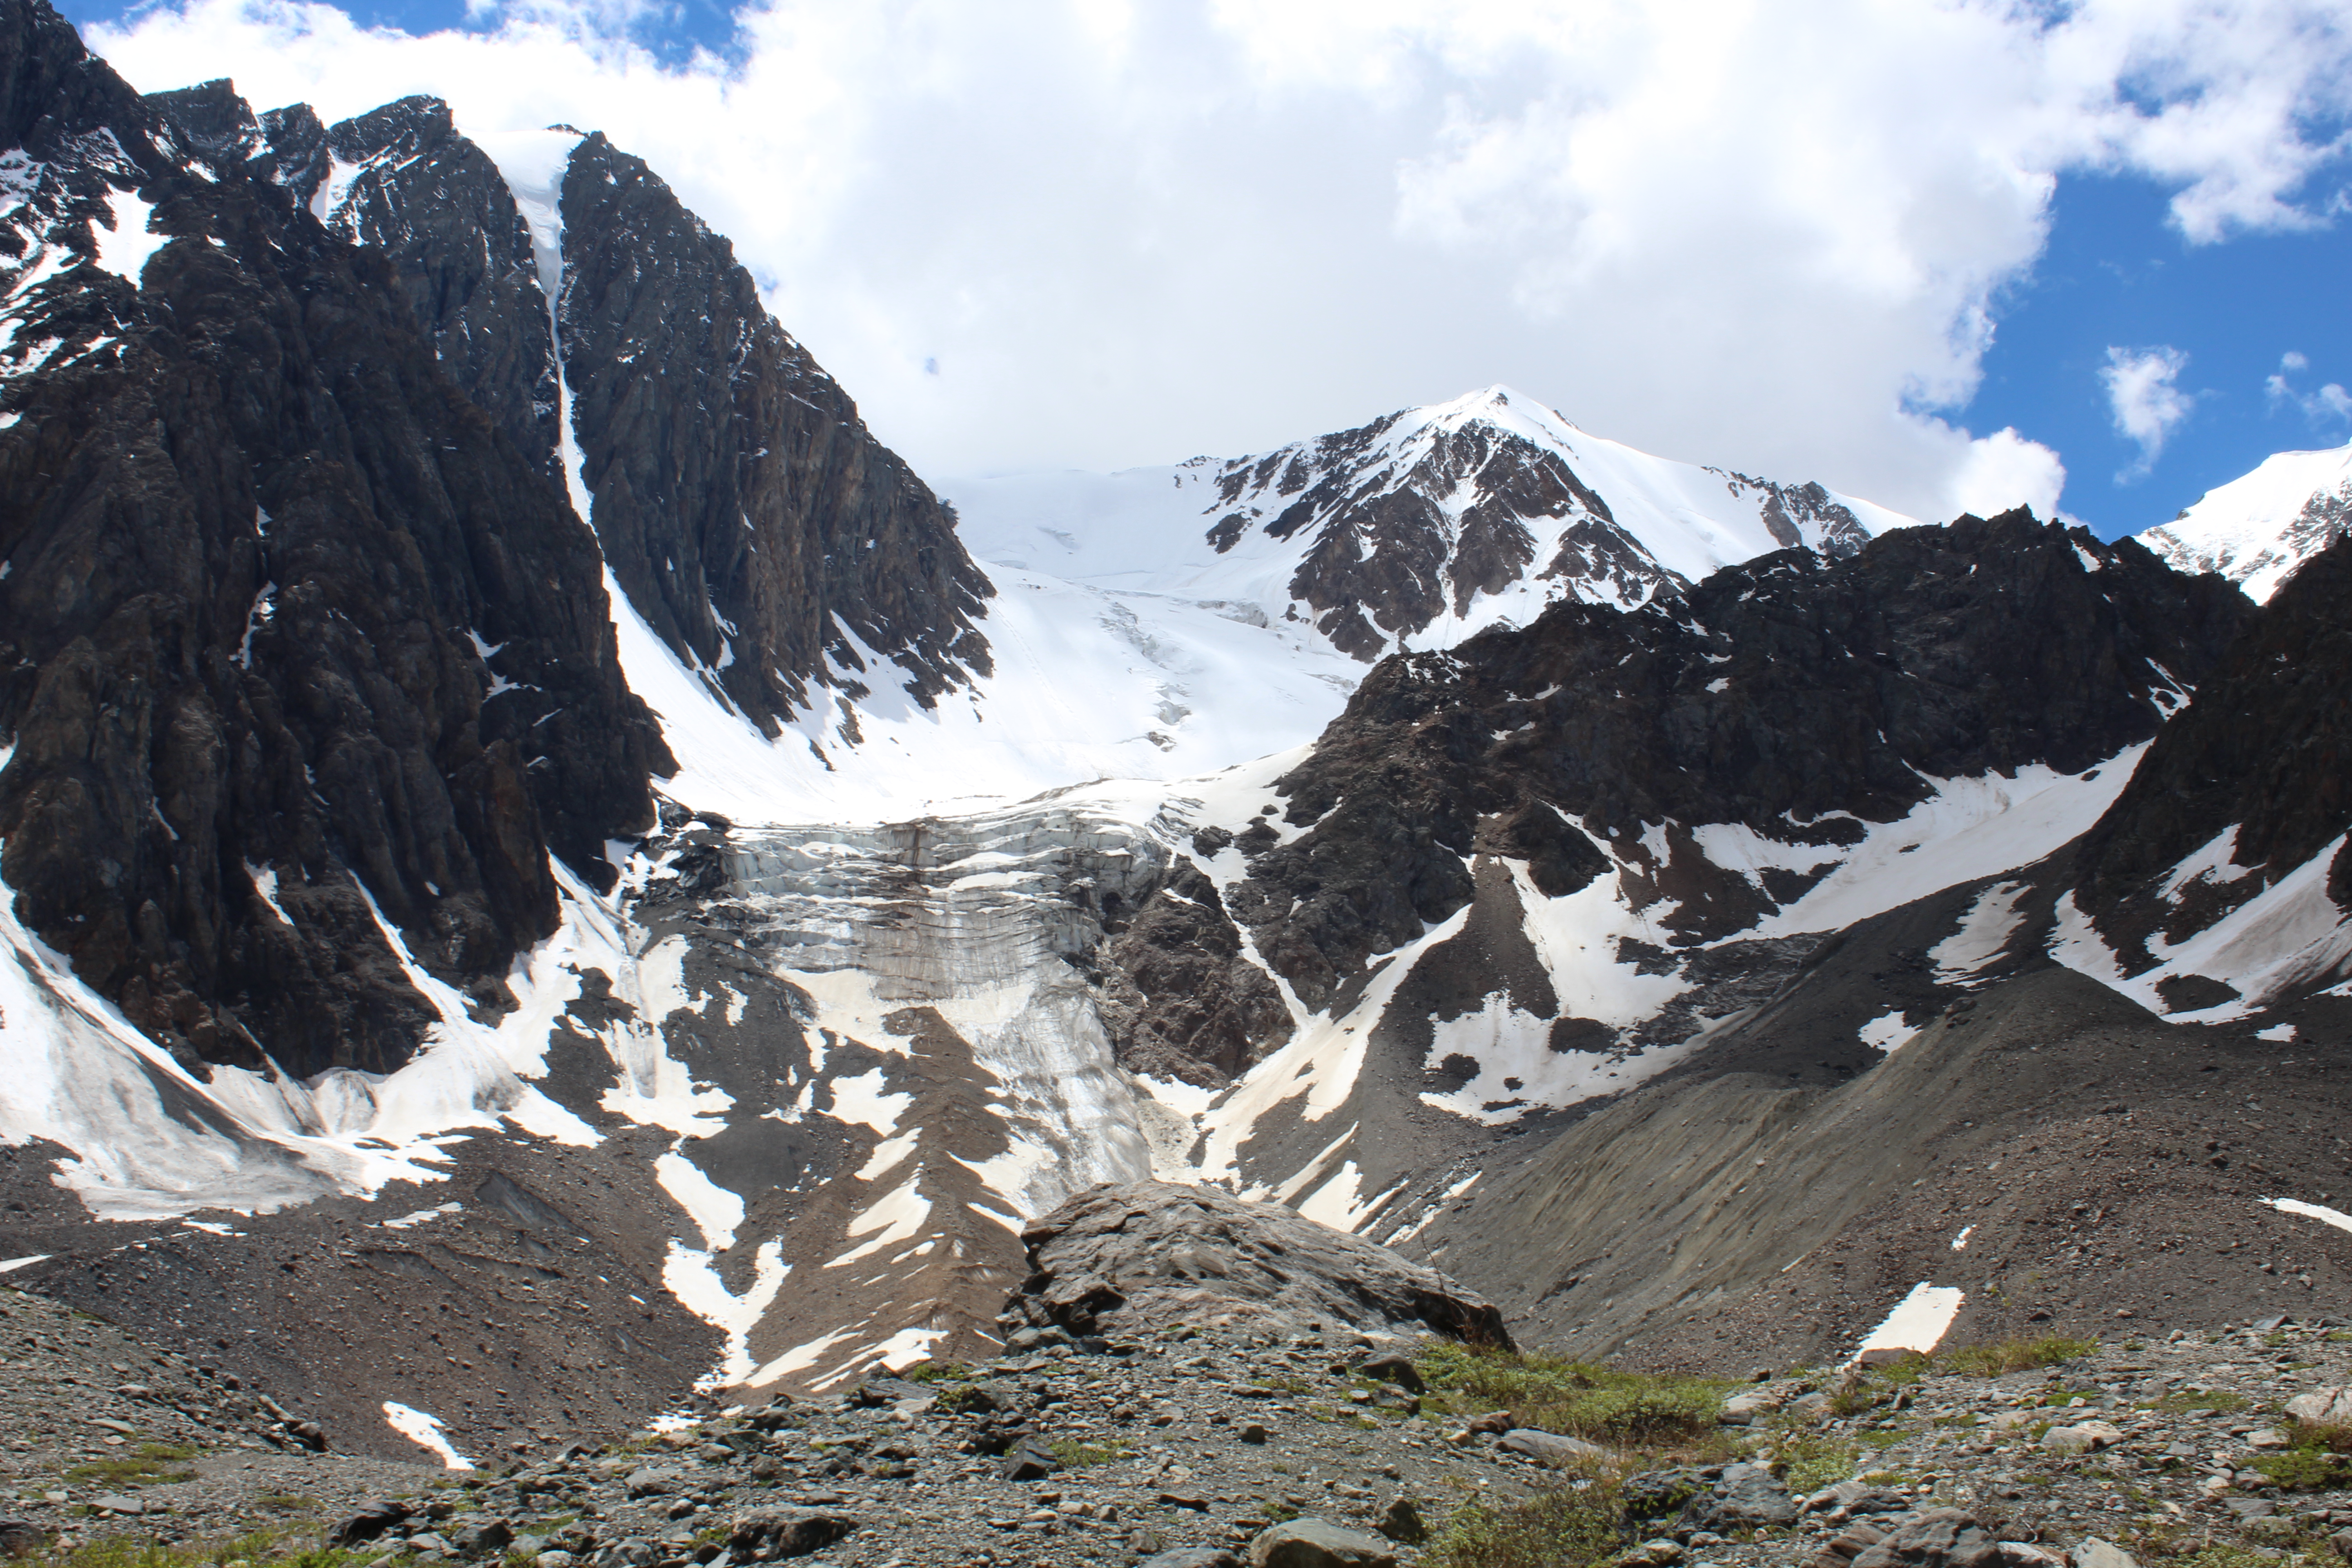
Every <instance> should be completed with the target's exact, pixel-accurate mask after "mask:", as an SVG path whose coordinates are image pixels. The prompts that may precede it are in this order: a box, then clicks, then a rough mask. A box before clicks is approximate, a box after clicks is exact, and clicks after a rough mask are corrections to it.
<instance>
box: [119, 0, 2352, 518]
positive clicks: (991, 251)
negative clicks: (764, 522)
mask: <svg viewBox="0 0 2352 1568" xmlns="http://www.w3.org/2000/svg"><path fill="white" fill-rule="evenodd" d="M493 14H494V15H495V16H496V17H497V18H498V22H497V25H496V26H495V27H494V28H492V29H491V30H489V31H488V32H477V33H472V34H462V35H461V34H454V33H452V34H439V35H434V36H431V37H422V38H416V37H405V36H403V35H400V34H397V33H394V32H388V31H383V30H377V29H369V28H364V27H362V26H358V25H356V24H355V23H353V22H352V20H351V19H350V18H349V17H348V16H345V15H344V14H343V13H342V12H341V11H339V10H335V9H332V8H331V7H328V6H325V5H314V4H303V3H299V0H178V4H177V5H172V4H165V5H157V6H154V7H152V8H148V9H143V10H141V11H139V12H137V13H135V14H134V15H133V16H131V19H130V20H129V21H128V23H127V24H126V25H124V26H118V27H115V28H112V29H98V30H95V31H94V33H93V38H92V41H93V44H94V45H95V47H98V48H99V49H100V52H101V53H104V54H105V55H107V56H108V57H109V58H110V59H112V60H113V61H114V62H115V63H116V65H117V66H118V68H121V69H122V70H123V71H124V72H125V74H126V75H128V76H129V77H130V78H131V80H132V81H133V82H134V83H135V84H137V85H138V86H140V87H141V88H142V89H158V88H165V87H175V86H180V85H183V84H184V83H187V82H189V81H192V80H195V79H201V78H204V77H208V76H219V75H228V76H234V77H235V78H236V79H237V82H238V85H239V87H240V89H242V90H243V91H245V92H246V94H247V96H248V97H250V98H252V99H254V100H256V101H257V103H258V104H260V105H263V106H268V105H274V104H277V103H282V102H286V101H289V100H297V99H301V100H310V101H311V102H313V103H314V104H316V105H317V106H318V107H319V108H320V110H321V111H322V112H323V113H325V114H327V115H328V116H329V117H330V118H334V117H338V116H341V115H348V114H352V113H356V112H358V111H360V110H364V109H367V108H370V107H373V105H374V104H376V103H378V102H381V101H383V100H385V99H387V98H390V97H394V96H397V95H399V94H401V93H405V92H434V93H438V94H440V95H441V96H443V97H446V98H447V99H448V100H450V102H451V104H452V106H453V108H454V109H455V110H456V112H457V117H458V120H459V122H460V123H461V124H463V125H466V126H467V127H469V128H472V129H477V130H483V131H489V130H499V129H507V128H510V127H514V126H521V125H541V124H545V123H548V122H550V121H569V122H571V123H573V124H577V125H582V126H595V127H600V128H602V129H604V131H605V132H607V133H608V134H610V135H611V136H612V137H613V139H614V141H615V142H618V143H619V144H621V145H622V146H624V147H626V148H628V149H629V150H631V151H633V152H635V153H639V154H640V155H642V156H644V157H645V158H646V159H647V160H648V161H649V162H650V163H653V164H654V166H655V167H656V168H657V169H659V170H661V171H662V172H663V173H664V174H667V177H668V178H669V179H670V180H671V182H672V183H673V184H675V185H677V188H678V190H679V194H680V195H681V196H683V197H684V199H685V200H686V201H687V202H688V205H692V206H693V207H695V208H696V209H697V210H698V211H699V212H701V213H702V214H703V215H704V216H705V217H707V218H708V219H709V222H710V223H711V224H712V226H714V227H716V228H718V229H719V230H720V231H721V232H723V233H726V234H728V235H730V237H733V239H734V240H735V242H736V247H737V251H738V254H739V255H740V257H741V258H743V259H744V260H745V262H746V263H747V264H748V265H749V266H750V267H751V268H752V271H753V273H754V275H755V276H756V277H757V278H759V279H761V284H762V287H763V288H764V289H767V290H768V293H769V298H770V302H771V305H772V308H773V309H774V310H775V311H776V313H777V315H778V316H779V317H780V319H782V321H784V323H785V324H786V325H787V326H788V327H789V328H791V329H792V330H793V331H794V332H795V333H797V334H799V335H800V336H801V337H802V338H803V340H804V341H805V342H807V343H808V344H809V346H810V348H811V349H812V350H813V351H814V353H816V354H817V356H818V357H819V359H820V360H822V361H823V362H824V363H825V364H826V365H827V367H828V368H830V369H831V370H832V371H833V372H834V373H835V374H836V375H838V376H839V377H840V378H841V379H842V380H843V382H844V383H845V384H846V385H847V386H848V387H849V388H850V389H851V390H852V391H853V392H854V393H855V394H856V395H857V396H858V397H859V399H860V400H861V404H862V405H863V407H864V409H865V412H866V416H867V417H868V419H869V421H870V422H871V423H872V424H873V425H874V426H875V428H876V430H877V433H878V434H879V435H881V436H882V437H883V438H884V439H886V440H888V441H890V442H892V443H893V444H894V445H897V446H898V447H900V448H901V449H902V450H904V451H905V452H906V453H907V454H908V457H909V458H911V459H912V460H913V461H915V463H916V464H917V465H918V466H919V468H922V469H923V470H924V471H926V472H928V473H929V474H931V475H934V476H937V477H948V476H953V475H957V474H963V473H976V472H987V471H1003V470H1006V469H1013V468H1039V467H1086V468H1108V467H1118V466H1121V465H1127V464H1136V463H1147V462H1160V461H1167V460H1170V459H1171V458H1181V457H1184V456H1189V455H1191V454H1192V453H1195V452H1210V453H1217V454H1231V453H1239V452H1243V451H1248V450H1252V449H1262V448H1264V447H1269V446H1272V445H1275V444H1276V443H1279V442H1281V441H1285V440H1288V439H1291V438H1294V437H1298V436H1302V435H1307V434H1310V433H1312V432H1315V431H1318V430H1324V429H1330V428H1336V427H1339V426H1343V425H1347V424H1351V423H1356V422H1360V421H1361V420H1363V419H1366V418H1369V417H1370V416H1375V415H1377V414H1380V413H1381V412H1384V411H1386V410H1388V409H1391V408H1394V407H1398V406H1402V405H1405V404H1409V403H1417V402H1429V401H1434V400H1438V399H1443V398H1447V397H1451V396H1454V395H1458V394H1460V393H1461V392H1463V391H1465V390H1467V389H1469V388H1472V387H1475V386H1480V385H1485V384H1489V383H1494V382H1507V383H1509V384H1513V385H1515V386H1517V387H1520V388H1522V389H1524V390H1525V391H1527V392H1529V393H1531V394H1534V395H1539V396H1542V397H1543V398H1545V399H1546V400H1547V401H1549V402H1550V403H1552V404H1554V405H1557V406H1558V407H1559V408H1560V409H1561V410H1562V411H1563V412H1564V413H1565V414H1567V415H1568V416H1569V417H1570V418H1571V419H1574V420H1576V421H1578V422H1579V423H1580V424H1581V425H1583V426H1585V427H1587V428H1588V429H1591V430H1593V431H1595V432H1598V433H1601V434H1605V435H1609V436H1612V437H1617V438H1619V439H1622V440H1626V441H1629V442H1632V443H1633V444H1635V445H1637V446H1641V447H1646V448H1648V449H1650V450H1653V451H1657V452H1661V453H1665V454H1668V455H1671V456H1675V457H1683V458H1695V459H1697V460H1702V461H1707V462H1715V463H1721V464H1726V465H1730V466H1737V467H1739V468H1743V469H1744V470H1746V471H1748V472H1762V473H1769V474H1773V475H1777V476H1780V477H1785V478H1789V479H1821V480H1822V481H1823V482H1825V483H1828V484H1831V485H1832V486H1834V487H1836V488H1838V489H1844V490H1848V491H1851V492H1853V493H1857V494H1861V495H1865V496H1869V497H1871V498H1872V499H1874V500H1880V501H1883V502H1885V504H1888V505H1890V506H1895V507H1898V508H1901V509H1903V510H1909V511H1912V512H1915V513H1918V514H1921V515H1927V516H1937V517H1941V516H1949V515H1951V514H1952V513H1954V512H1956V511H1958V510H1962V509H1964V508H1969V509H1973V510H1997V509H1998V508H1999V507H2001V506H2005V505H2009V504H2012V503H2013V502H2014V501H2017V500H2032V501H2034V502H2036V504H2037V505H2042V506H2045V507H2046V506H2047V505H2049V504H2052V503H2054V501H2055V499H2056V488H2055V487H2056V486H2057V485H2058V484H2059V483H2060V482H2062V480H2063V468H2062V467H2061V466H2060V463H2059V460H2058V458H2057V457H2056V455H2055V454H2053V453H2051V452H2049V451H2048V450H2047V449H2046V448H2042V447H2037V446H2035V445H2034V444H2033V443H2032V442H2031V441H2028V440H2026V439H2024V438H2023V437H2020V436H2019V435H2018V434H2017V433H2016V432H2014V431H1997V432H1993V433H1991V434H1989V435H1978V434H1975V433H1972V432H1970V431H1969V430H1968V429H1966V428H1963V427H1962V426H1960V425H1959V424H1958V422H1957V419H1958V416H1957V414H1956V412H1955V411H1956V410H1958V409H1959V408H1960V407H1962V406H1964V405H1965V404H1966V402H1967V400H1968V398H1969V396H1970V395H1971V394H1972V393H1973V391H1974V388H1975V386H1976V384H1977V381H1978V377H1979V365H1980V363H1981V359H1982V355H1983V353H1984V351H1985V349H1986V347H1987V345H1988V344H1989V342H1990V338H1991V332H1992V327H1991V315H1990V309H1989V303H1990V300H1991V299H1992V298H1993V295H1994V293H1995V291H1996V290H1997V289H2000V287H2001V286H2003V285H2004V284H2005V283H2008V282H2010V281H2011V280H2013V279H2017V278H2018V277H2020V276H2021V274H2022V273H2023V272H2024V270H2025V269H2027V268H2030V266H2031V265H2032V261H2033V260H2034V258H2035V257H2036V256H2037V255H2038V254H2039V252H2040V250H2041V247H2042V243H2043V240H2044V237H2045V235H2046V231H2047V226H2048V221H2049V203H2050V198H2051V194H2052V191H2053V186H2054V184H2055V180H2056V177H2057V176H2058V175H2059V174H2062V173H2063V172H2066V171H2069V170H2088V169H2095V170H2103V171H2107V172H2126V173H2135V172H2136V173H2138V174H2144V175H2147V176H2150V177H2154V178H2158V179H2161V180H2163V181H2165V182H2167V183H2168V184H2169V185H2170V186H2171V187H2172V188H2174V190H2175V191H2176V193H2177V194H2176V195H2175V197H2174V200H2173V205H2172V211H2173V216H2174V220H2175V222H2176V223H2177V224H2178V226H2179V228H2180V230H2181V232H2182V233H2183V234H2184V235H2185V236H2186V237H2189V239H2191V240H2193V241H2198V242H2207V241H2215V240H2221V239H2224V238H2226V237H2229V236H2230V235H2232V234H2235V233H2238V232H2241V231H2246V230H2262V229H2278V228H2292V227H2296V226H2309V225H2311V224H2314V223H2317V222H2321V221H2324V218H2325V215H2326V210H2327V208H2326V193H2315V190H2314V186H2315V184H2317V182H2316V181H2315V174H2319V173H2320V172H2321V171H2323V170H2324V169H2326V168H2327V167H2329V166H2330V163H2329V161H2330V160H2331V159H2333V158H2336V157H2337V156H2338V155H2339V142H2338V141H2337V137H2338V135H2339V133H2340V132H2342V131H2343V129H2344V127H2345V124H2346V122H2347V116H2352V22H2347V15H2346V13H2345V12H2344V11H2343V9H2342V7H2341V6H2340V5H2333V4H2324V3H2314V0H2082V3H2080V4H2077V5H2071V6H2068V7H2064V8H2055V9H2053V8H2050V7H2042V6H2032V5H2014V4H2011V3H2010V0H1948V3H1945V4H1939V5H1892V6H1890V5H1882V4H1877V3H1876V0H1762V3H1760V4H1759V3H1755V0H1690V3H1689V4H1686V5H1675V6H1671V7H1664V6H1655V5H1649V4H1646V3H1645V0H1167V3H1164V4H1143V3H1141V0H1000V3H999V4H997V5H988V6H959V5H940V4H938V3H937V0H870V3H868V4H863V5H838V4H835V3H831V0H826V3H822V4H821V3H818V0H770V3H767V4H763V5H757V6H755V7H753V8H751V9H747V10H745V11H743V12H741V13H740V15H739V18H738V21H739V30H738V33H737V36H736V37H735V40H734V47H731V48H730V50H729V52H728V54H727V57H726V58H724V59H720V58H715V57H711V56H708V55H703V56H697V57H695V58H690V59H687V60H685V61H683V62H677V63H665V62H663V61H662V60H660V59H657V58H656V57H655V56H653V55H652V54H650V53H648V52H647V51H646V49H645V48H643V47H639V46H638V45H637V44H636V43H634V42H633V41H632V39H633V37H636V36H639V35H638V34H637V33H635V32H634V31H633V29H636V28H639V27H641V26H642V25H643V24H644V23H645V22H646V18H647V17H648V16H652V15H655V14H656V13H655V11H654V9H653V8H652V7H651V0H508V3H507V4H505V5H501V6H499V8H498V9H497V10H496V11H495V12H494V13H493ZM2160 438H2161V437H2160V434H2159V436H2158V440H2159V441H2160Z"/></svg>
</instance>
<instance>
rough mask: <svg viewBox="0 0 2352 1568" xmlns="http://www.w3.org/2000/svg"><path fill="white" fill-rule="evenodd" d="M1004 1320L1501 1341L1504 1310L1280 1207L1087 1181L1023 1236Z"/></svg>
mask: <svg viewBox="0 0 2352 1568" xmlns="http://www.w3.org/2000/svg"><path fill="white" fill-rule="evenodd" d="M1021 1239H1022V1241H1023V1242H1024V1244H1025V1245H1026V1246H1027V1247H1028V1249H1029V1268H1030V1278H1029V1279H1028V1280H1027V1282H1026V1283H1024V1285H1023V1286H1022V1288H1021V1290H1020V1292H1019V1294H1017V1295H1016V1296H1014V1297H1013V1304H1012V1307H1011V1308H1010V1309H1009V1310H1008V1312H1007V1317H1008V1319H1011V1320H1013V1321H1028V1322H1031V1323H1033V1324H1041V1325H1042V1324H1045V1323H1056V1324H1059V1325H1060V1326H1061V1327H1063V1328H1064V1329H1066V1330H1068V1331H1070V1332H1072V1333H1078V1334H1092V1333H1097V1332H1103V1333H1123V1332H1131V1331H1140V1330H1142V1329H1145V1328H1166V1327H1170V1326H1172V1325H1175V1324H1179V1323H1194V1324H1200V1325H1204V1326H1206V1325H1226V1324H1234V1323H1244V1322H1261V1323H1269V1324H1272V1323H1276V1322H1280V1321H1287V1322H1289V1323H1291V1324H1292V1325H1293V1326H1294V1327H1297V1326H1303V1325H1304V1324H1305V1323H1307V1321H1319V1322H1321V1323H1323V1324H1325V1325H1326V1326H1327V1328H1328V1326H1331V1325H1335V1324H1337V1325H1345V1326H1348V1327H1351V1328H1355V1329H1359V1330H1363V1331H1371V1332H1377V1333H1402V1334H1420V1333H1434V1334H1441V1335H1444V1337H1446V1338H1448V1339H1456V1340H1462V1341H1465V1342H1468V1343H1471V1344H1485V1345H1500V1346H1503V1347H1506V1348H1508V1347H1509V1345H1510V1342H1511V1340H1510V1335H1509V1334H1508V1333H1507V1332H1506V1331H1504V1328H1503V1319H1502V1314H1501V1313H1499V1312H1497V1311H1496V1310H1495V1309H1494V1307H1492V1306H1491V1305H1489V1304H1488V1303H1487V1302H1486V1301H1485V1300H1482V1299H1480V1298H1479V1297H1476V1296H1474V1295H1471V1294H1470V1293H1468V1292H1467V1291H1465V1290H1463V1289H1461V1288H1460V1287H1458V1286H1456V1285H1455V1284H1454V1282H1453V1281H1452V1280H1451V1279H1447V1278H1445V1276H1444V1275H1442V1274H1440V1273H1438V1272H1437V1271H1436V1270H1434V1269H1433V1268H1425V1267H1423V1266H1422V1265H1420V1264H1415V1263H1408V1262H1407V1261H1405V1260H1404V1259H1403V1258H1400V1257H1398V1256H1397V1255H1396V1254H1395V1253H1393V1252H1391V1251H1390V1250H1389V1249H1388V1248H1386V1247H1378V1246H1375V1245H1373V1244H1372V1243H1371V1242H1369V1241H1364V1240H1362V1239H1360V1238H1359V1237H1353V1236H1349V1234H1348V1233H1347V1232H1345V1231H1339V1230H1334V1229H1332V1228H1331V1227H1330V1226H1326V1225H1319V1224H1318V1223H1317V1222H1315V1221H1314V1220H1311V1219H1307V1218H1306V1217H1304V1216H1303V1215H1300V1214H1299V1213H1298V1212H1297V1210H1295V1209H1292V1208H1289V1207H1287V1206H1286V1205H1282V1204H1251V1203H1244V1202H1242V1201H1241V1200H1239V1199H1237V1198H1232V1197H1228V1196H1226V1195H1225V1194H1223V1193H1221V1192H1218V1191H1217V1190H1216V1189H1214V1188H1212V1187H1195V1186H1179V1185H1176V1184H1172V1183H1167V1182H1131V1183H1128V1184H1124V1185H1105V1186H1099V1187H1091V1188H1089V1189H1087V1191H1085V1192H1083V1193H1079V1194H1076V1196H1074V1197H1071V1198H1070V1199H1068V1200H1067V1201H1066V1202H1065V1203H1064V1204H1063V1205H1061V1207H1059V1208H1057V1209H1055V1211H1054V1212H1053V1213H1051V1214H1049V1215H1045V1216H1044V1217H1043V1218H1040V1219H1037V1220H1034V1221H1032V1222H1031V1223H1030V1224H1029V1226H1027V1227H1026V1228H1024V1230H1023V1231H1022V1233H1021Z"/></svg>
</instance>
